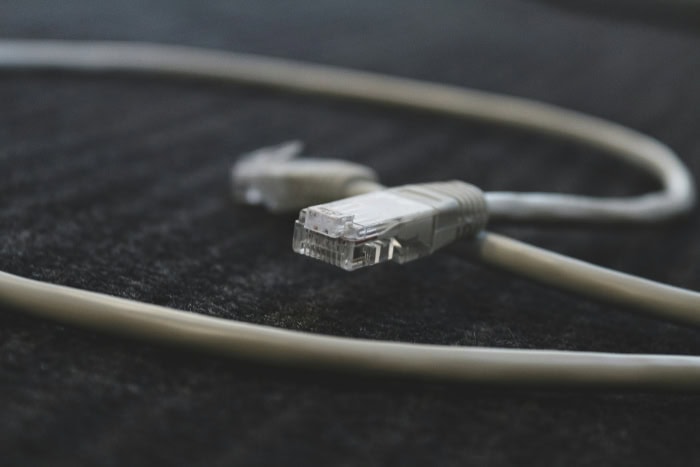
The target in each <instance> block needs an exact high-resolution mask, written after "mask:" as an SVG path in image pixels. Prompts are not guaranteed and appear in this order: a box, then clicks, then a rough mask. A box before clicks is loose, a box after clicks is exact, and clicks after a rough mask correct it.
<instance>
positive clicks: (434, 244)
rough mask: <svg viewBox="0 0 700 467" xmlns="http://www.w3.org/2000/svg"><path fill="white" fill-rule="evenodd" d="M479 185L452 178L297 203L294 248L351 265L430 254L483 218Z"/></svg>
mask: <svg viewBox="0 0 700 467" xmlns="http://www.w3.org/2000/svg"><path fill="white" fill-rule="evenodd" d="M487 217H488V214H487V209H486V202H485V200H484V196H483V193H482V192H481V190H479V189H478V188H476V187H475V186H473V185H470V184H468V183H464V182H459V181H452V182H442V183H426V184H420V185H405V186H402V187H398V188H391V189H387V190H382V191H376V192H372V193H368V194H364V195H359V196H353V197H351V198H346V199H343V200H340V201H335V202H332V203H326V204H319V205H316V206H311V207H308V208H306V209H302V210H301V212H300V213H299V218H298V219H297V221H296V222H295V226H294V239H293V248H294V251H295V252H297V253H300V254H302V255H306V256H309V257H311V258H315V259H318V260H321V261H324V262H326V263H330V264H333V265H335V266H338V267H341V268H343V269H345V270H348V271H352V270H355V269H359V268H362V267H365V266H371V265H373V264H377V263H381V262H384V261H395V262H398V263H405V262H407V261H412V260H414V259H417V258H420V257H422V256H426V255H429V254H431V253H432V252H433V251H435V250H436V249H438V248H440V247H443V246H445V245H447V244H449V243H451V242H453V241H454V240H456V239H457V238H459V237H463V236H468V235H475V234H477V233H478V232H479V231H481V230H482V229H483V228H484V226H485V224H486V221H487Z"/></svg>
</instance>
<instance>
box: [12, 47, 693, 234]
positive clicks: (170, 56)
mask: <svg viewBox="0 0 700 467" xmlns="http://www.w3.org/2000/svg"><path fill="white" fill-rule="evenodd" d="M1 69H5V70H16V69H53V70H67V71H72V72H75V71H80V72H98V73H99V72H130V73H146V74H149V75H154V74H155V75H165V76H175V77H189V78H199V79H207V80H217V81H224V82H234V83H242V84H252V85H255V86H267V87H272V88H277V89H283V90H287V91H293V92H302V93H309V94H317V95H322V96H327V97H336V98H344V99H354V100H359V101H365V102H370V103H372V104H375V105H376V104H383V105H391V106H397V107H404V108H411V109H416V110H421V111H428V112H435V113H439V114H441V115H452V116H455V117H460V118H467V119H474V120H480V121H485V122H491V123H497V124H502V125H508V126H513V127H520V128H524V129H527V130H533V131H536V132H539V133H545V134H550V135H553V136H557V137H561V138H565V139H568V140H571V141H575V142H578V143H581V144H585V145H588V146H590V147H594V148H597V149H600V150H603V151H605V152H607V153H609V154H610V155H613V156H616V157H618V158H620V159H622V160H624V161H626V162H628V163H630V164H633V165H635V166H638V167H640V168H641V169H644V170H646V171H647V172H649V173H650V174H651V175H653V176H654V177H656V178H657V179H658V180H659V182H660V183H661V185H662V187H663V189H662V190H661V191H659V192H656V193H651V194H647V195H643V196H638V197H628V198H595V197H588V196H576V195H564V194H549V193H510V192H495V193H487V202H488V205H489V211H490V213H491V218H492V219H502V218H505V219H527V220H563V221H589V222H590V221H603V222H623V221H634V222H657V221H659V220H663V219H667V218H669V217H673V216H676V215H678V214H680V213H683V212H687V211H688V210H689V209H691V208H692V206H693V203H694V199H695V191H694V185H693V181H692V178H691V176H690V174H689V173H688V171H687V169H686V168H685V166H684V165H683V164H682V163H681V162H680V161H679V160H678V158H677V157H676V155H675V154H674V153H673V151H671V150H670V149H669V148H667V147H666V146H665V145H663V144H661V143H660V142H658V141H657V140H655V139H653V138H650V137H648V136H646V135H643V134H641V133H639V132H636V131H634V130H631V129H629V128H626V127H623V126H621V125H618V124H615V123H611V122H608V121H605V120H602V119H599V118H596V117H591V116H588V115H585V114H582V113H579V112H575V111H571V110H566V109H562V108H559V107H556V106H553V105H549V104H545V103H541V102H535V101H531V100H527V99H522V98H517V97H509V96H503V95H498V94H492V93H488V92H483V91H477V90H472V89H464V88H459V87H455V86H448V85H444V84H433V83H425V82H420V81H415V80H411V79H405V78H395V77H390V76H384V75H380V74H375V73H368V72H361V71H354V70H346V69H340V68H333V67H328V66H321V65H311V64H304V63H299V62H294V61H289V60H283V59H275V58H267V57H260V56H255V55H245V54H237V53H232V52H224V51H212V50H205V49H197V48H191V47H182V46H168V45H155V44H145V43H118V42H92V41H89V42H71V41H32V40H0V70H1Z"/></svg>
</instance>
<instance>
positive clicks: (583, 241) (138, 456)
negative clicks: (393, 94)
mask: <svg viewBox="0 0 700 467" xmlns="http://www.w3.org/2000/svg"><path fill="white" fill-rule="evenodd" d="M651 23H653V21H652V22H651ZM651 23H650V22H638V21H636V20H631V21H625V20H621V19H619V18H618V17H615V18H606V17H605V16H599V15H597V16H592V15H591V16H587V15H579V14H576V13H573V12H570V11H567V10H562V9H559V8H555V7H552V6H548V5H543V4H539V3H532V2H524V1H515V0H512V1H506V0H498V1H493V0H483V1H469V2H448V1H437V2H420V1H417V0H415V1H414V0H410V1H398V0H397V1H385V2H371V1H368V0H367V1H364V0H362V1H355V2H341V1H333V2H312V3H305V2H294V3H292V2H271V1H250V2H238V3H233V2H224V1H218V2H215V1H206V2H205V1H184V0H177V1H175V0H169V1H166V0H121V1H119V2H113V1H107V0H66V1H63V2H54V1H50V0H43V1H40V0H4V1H3V2H0V34H1V35H2V36H9V37H39V38H52V37H55V38H77V39H129V40H152V41H160V42H169V43H181V44H193V45H202V46H212V47H218V48H224V49H231V50H237V51H245V52H255V53H263V54H271V55H275V56H282V57H290V58H295V59H304V60H308V61H314V62H320V63H329V64H336V65H342V66H347V67H355V68H360V69H367V70H374V71H380V72H385V73H390V74H396V75H401V76H410V77H415V78H420V79H427V80H431V81H439V82H446V83H453V84H458V85H464V86H472V87H477V88H481V89H487V90H492V91H499V92H505V93H509V94H514V95H520V96H526V97H532V98H537V99H541V100H544V101H547V102H552V103H556V104H560V105H563V106H567V107H571V108H574V109H578V110H582V111H585V112H589V113H591V114H594V115H598V116H602V117H606V118H609V119H613V120H616V121H619V122H621V123H623V124H626V125H629V126H631V127H634V128H637V129H640V130H642V131H645V132H648V133H650V134H652V135H653V136H656V137H658V138H660V139H661V140H663V141H665V142H666V143H668V144H669V145H670V146H671V147H673V148H674V149H676V150H677V151H679V153H680V154H681V157H682V158H683V160H684V161H685V162H686V163H687V164H688V165H689V166H690V168H691V170H693V172H694V173H695V174H696V175H700V136H699V134H698V122H699V121H700V35H697V34H695V33H694V32H692V31H691V30H689V29H688V28H686V27H684V28H683V29H682V30H674V29H673V28H672V27H669V26H668V25H667V24H666V25H664V26H662V27H656V26H654V25H652V24H651ZM291 138H301V139H303V140H305V141H306V142H307V143H308V146H309V152H311V153H313V154H315V155H320V156H333V157H342V158H347V159H351V160H355V161H359V162H362V163H366V164H368V165H370V166H372V167H374V168H375V169H376V170H378V172H379V173H380V174H381V176H382V179H383V181H384V182H386V183H387V184H400V183H410V182H419V181H426V180H442V179H446V178H454V177H460V178H463V179H465V180H468V181H470V182H473V183H475V184H478V185H480V186H481V187H483V188H484V189H486V190H495V189H512V190H543V191H544V190H551V191H562V192H576V193H589V194H599V195H624V194H634V193H641V192H643V191H645V190H650V189H653V188H655V185H654V182H653V181H652V180H649V179H648V178H647V177H646V176H644V175H643V174H640V173H638V172H636V171H633V170H629V169H628V168H626V167H625V166H622V165H620V164H618V163H616V162H613V161H610V160H609V159H607V158H606V157H604V156H602V155H600V154H596V153H594V152H591V151H588V150H585V149H581V148H577V147H572V146H570V145H568V144H563V143H561V142H556V141H548V140H545V139H541V138H538V137H534V136H532V135H526V134H519V133H514V132H510V131H504V130H499V129H494V128H488V127H483V126H479V125H474V124H469V123H464V122H456V121H453V120H449V119H443V118H436V117H434V116H428V115H421V114H413V113H408V112H398V111H392V110H386V109H384V110H383V109H375V108H371V107H367V106H364V105H359V104H347V103H338V102H331V101H326V100H323V99H309V98H304V97H298V96H288V95H284V94H279V93H274V92H269V91H265V90H251V89H247V88H243V87H232V86H230V87H222V86H212V85H201V84H196V83H188V82H180V83H173V82H164V81H159V80H153V79H137V78H125V77H109V78H104V79H100V78H94V77H93V78H86V77H76V76H71V75H68V74H60V75H47V74H38V73H31V74H30V73H19V74H11V75H3V76H0V267H1V268H2V269H3V270H7V271H9V272H13V273H17V274H21V275H25V276H28V277H32V278H37V279H42V280H46V281H51V282H55V283H60V284H67V285H71V286H76V287H81V288H85V289H88V290H95V291H100V292H106V293H110V294H114V295H118V296H122V297H129V298H134V299H138V300H142V301H146V302H151V303H157V304H162V305H168V306H173V307H177V308H181V309H186V310H191V311H194V312H197V313H203V314H208V315H214V316H220V317H228V318H236V319H241V320H245V321H249V322H255V323H262V324H268V325H274V326H281V327H285V328H290V329H300V330H305V331H312V332H320V333H329V334H334V335H343V336H355V337H364V338H377V339H390V340H401V341H410V342H426V343H441V344H452V345H485V346H504V347H523V348H552V349H575V350H600V351H619V352H654V353H681V354H694V355H700V339H699V337H700V335H698V332H697V331H695V330H690V329H685V328H682V327H678V326H674V325H671V324H666V323H661V322H657V321H653V320H650V319H644V318H640V317H638V316H637V315H635V314H632V313H628V312H626V311H625V310H622V309H620V308H619V307H615V306H610V305H605V304H599V303H594V302H592V301H589V300H586V299H582V298H579V297H575V296H571V295H568V294H564V293H559V292H557V291H554V290H550V289H547V288H545V287H541V286H538V285H535V284H532V283H530V282H528V281H525V280H521V279H518V278H515V277H512V276H510V275H507V274H503V273H500V272H498V271H494V270H490V269H486V268H484V267H482V266H479V265H476V264H472V263H470V262H468V261H467V260H465V259H464V258H463V255H462V254H461V253H460V250H459V247H454V248H448V249H446V250H445V251H443V252H440V253H439V254H436V255H434V256H433V257H430V258H428V259H425V260H422V261H418V262H414V263H411V264H409V265H406V266H404V267H398V266H394V265H388V266H386V267H376V268H370V269H368V270H364V271H360V272H356V273H352V274H348V273H345V272H342V271H340V270H335V269H333V268H331V267H328V266H325V265H323V264H320V263H317V262H313V261H310V260H307V259H304V258H302V257H299V256H296V255H294V254H293V253H292V252H291V249H290V242H291V218H290V217H285V216H282V217H275V216H270V215H268V214H266V213H264V212H261V211H258V210H256V209H246V208H239V207H236V206H234V205H233V204H232V203H231V202H230V200H229V198H228V185H227V183H228V182H227V171H228V166H229V164H230V163H231V162H232V161H233V160H235V157H236V156H237V155H238V154H240V153H241V152H244V151H247V150H251V149H254V148H256V147H259V146H263V145H266V144H273V143H277V142H280V141H284V140H287V139H291ZM493 228H494V230H496V231H499V232H504V233H507V234H510V235H513V236H515V237H516V238H519V239H524V240H527V241H530V242H532V243H535V244H537V245H542V246H545V247H548V248H551V249H553V250H555V251H559V252H563V253H566V254H569V255H572V256H575V257H580V258H583V259H586V260H589V261H592V262H595V263H598V264H601V265H604V266H609V267H613V268H616V269H619V270H623V271H626V272H630V273H633V274H638V275H642V276H645V277H649V278H652V279H656V280H661V281H664V282H668V283H672V284H675V285H679V286H684V287H689V288H693V289H696V290H697V289H700V274H699V273H698V268H697V267H696V265H697V263H698V261H700V237H699V235H698V234H699V233H700V222H699V221H698V216H697V215H696V214H695V213H694V214H693V215H692V216H690V217H689V218H688V219H684V220H681V221H679V222H674V223H671V224H666V225H660V226H655V227H646V226H644V227H639V226H632V227H612V226H603V227H601V226H585V225H584V226H580V225H579V226H561V225H560V226H547V227H541V226H537V225H532V226H531V225H495V226H493ZM699 402H700V399H699V398H698V396H696V395H692V394H675V395H673V394H671V395H670V394H645V393H570V392H568V393H566V392H556V391H521V390H517V389H515V390H512V391H508V390H505V391H504V390H499V391H494V390H492V389H488V388H472V387H464V386H450V385H440V384H421V383H415V382H400V383H398V382H390V381H381V380H369V381H365V380H358V379H357V378H356V377H348V376H343V375H325V374H314V373H309V372H296V371H282V370H279V369H274V368H261V367H259V366H256V365H252V364H247V363H241V362H232V361H228V360H224V359H220V358H213V357H210V356H204V355H195V354H190V353H187V352H183V351H177V350H174V349H168V348H161V347H157V346H151V345H148V344H144V343H139V342H131V341H128V340H124V339H118V338H113V337H107V336H104V335H101V334H96V333H92V332H89V331H85V330H78V329H73V328H70V327H65V326H61V325H58V324H55V323H52V322H47V321H43V320H40V319H35V318H31V317H29V316H27V315H24V314H21V313H17V312H15V311H12V310H4V309H3V310H1V312H0V456H1V457H0V464H1V465H3V466H9V465H52V466H59V465H159V464H178V465H207V466H211V465H384V464H388V465H485V466H503V465H529V464H532V465H567V466H568V465H571V466H574V465H575V466H578V465H581V466H583V465H586V466H588V465H596V466H597V465H659V464H662V465H697V463H698V462H700V444H699V443H700V434H698V433H697V426H698V418H699V416H700V406H699Z"/></svg>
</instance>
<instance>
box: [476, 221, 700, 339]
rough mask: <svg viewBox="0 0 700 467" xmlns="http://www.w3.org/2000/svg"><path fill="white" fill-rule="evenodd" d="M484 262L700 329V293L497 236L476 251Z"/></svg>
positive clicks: (487, 236) (487, 235) (484, 238)
mask: <svg viewBox="0 0 700 467" xmlns="http://www.w3.org/2000/svg"><path fill="white" fill-rule="evenodd" d="M471 246H472V248H473V250H472V251H473V252H474V254H475V256H476V258H478V259H479V260H481V261H483V262H485V263H487V264H490V265H492V266H497V267H499V268H501V269H505V270H507V271H510V272H513V273H515V274H518V275H520V276H524V277H527V278H529V279H533V280H536V281H538V282H541V283H544V284H547V285H551V286H554V287H557V288H560V289H564V290H568V291H570V292H575V293H578V294H581V295H584V296H588V297H593V298H596V299H600V300H603V301H607V302H612V303H616V304H619V305H623V306H626V307H629V308H630V309H631V310H634V311H636V312H644V313H646V314H647V315H649V316H651V317H655V318H658V319H663V320H667V321H673V322H675V323H678V324H685V325H690V326H697V327H700V293H698V292H694V291H692V290H686V289H681V288H679V287H673V286H670V285H666V284H661V283H659V282H654V281H651V280H648V279H643V278H641V277H636V276H632V275H630V274H625V273H622V272H618V271H613V270H612V269H607V268H604V267H601V266H596V265H593V264H590V263H586V262H585V261H580V260H577V259H574V258H570V257H568V256H564V255H560V254H558V253H554V252H551V251H547V250H544V249H542V248H538V247H535V246H532V245H528V244H527V243H523V242H519V241H517V240H513V239H512V238H508V237H504V236H503V235H498V234H495V233H492V232H483V233H482V235H481V236H480V237H479V238H477V240H476V241H475V242H474V243H473V245H471Z"/></svg>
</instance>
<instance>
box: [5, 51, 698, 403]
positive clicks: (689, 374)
mask: <svg viewBox="0 0 700 467" xmlns="http://www.w3.org/2000/svg"><path fill="white" fill-rule="evenodd" d="M2 69H4V70H17V69H58V70H68V71H89V72H139V73H147V74H159V75H165V76H182V77H194V78H203V79H213V80H221V81H230V82H237V83H247V84H254V85H262V86H270V87H275V88H279V89H286V90H290V91H297V92H306V93H312V94H319V95H324V96H332V97H341V98H352V99H358V100H362V101H367V102H371V103H379V104H390V105H394V106H400V107H407V108H413V109H418V110H426V111H431V112H436V113H440V114H446V115H453V116H458V117H466V118H471V119H478V120H484V121H489V122H494V123H501V124H507V125H511V126H517V127H522V128H526V129H530V130H535V131H538V132H542V133H549V134H553V135H556V136H559V137H564V138H567V139H570V140H573V141H577V142H581V143H584V144H587V145H589V146H593V147H597V148H599V149H603V150H605V151H608V152H609V153H610V154H612V155H615V156H617V157H620V158H621V159H623V160H625V161H628V162H630V163H632V164H635V165H637V166H639V167H641V168H643V169H645V170H647V171H649V172H650V173H651V174H653V175H655V176H657V177H658V179H659V180H660V182H661V183H662V185H663V190H662V191H659V192H657V193H652V194H649V195H644V196H641V197H630V198H615V199H606V198H591V197H585V196H573V195H556V194H538V193H533V194H522V193H489V194H487V201H488V205H489V208H490V210H491V212H492V215H493V217H497V218H513V219H542V220H549V219H557V220H582V221H637V222H652V221H659V220H662V219H665V218H668V217H671V216H674V215H677V214H679V213H683V212H686V211H687V210H689V209H690V208H691V207H692V205H693V202H694V196H695V194H694V187H693V182H692V179H691V177H690V174H689V173H688V171H687V170H686V169H685V167H684V166H683V164H682V163H681V162H680V161H679V159H678V158H677V157H676V156H675V155H674V154H673V152H671V151H670V150H669V149H668V148H666V147H665V146H663V145H662V144H661V143H659V142H657V141H655V140H653V139H652V138H649V137H647V136H644V135H642V134H640V133H637V132H635V131H633V130H630V129H627V128H624V127H622V126H619V125H616V124H613V123H609V122H605V121H603V120H600V119H597V118H594V117H589V116H585V115H582V114H579V113H576V112H572V111H568V110H564V109H559V108H557V107H554V106H550V105H547V104H541V103H536V102H531V101H527V100H524V99H519V98H513V97H505V96H498V95H494V94H489V93H484V92H480V91H472V90H465V89H460V88H456V87H451V86H445V85H438V84H427V83H421V82H417V81H412V80H407V79H400V78H391V77H385V76H381V75H375V74H371V73H363V72H355V71H349V70H340V69H334V68H329V67H323V66H317V65H305V64H299V63H295V62H290V61H285V60H278V59H268V58H262V57H255V56H246V55H238V54H232V53H228V52H213V51H206V50H199V49H193V48H186V47H173V46H159V45H149V44H118V43H93V42H87V43H80V42H59V41H0V70H2ZM376 187H377V186H375V185H372V186H362V187H356V189H357V191H359V192H363V191H370V190H372V189H375V188H376ZM474 251H475V252H476V255H477V257H478V258H480V259H481V260H483V261H486V262H488V263H490V264H494V265H497V266H500V267H503V268H505V269H508V270H511V271H513V272H517V273H520V274H523V275H526V276H529V277H533V278H534V279H536V280H540V281H543V282H547V283H550V284H553V285H557V286H559V287H563V288H566V289H568V290H572V291H577V292H581V293H586V294H588V295H593V296H597V297H599V298H605V299H609V300H613V301H616V302H618V303H623V304H626V305H635V306H640V307H642V308H644V307H645V303H646V302H647V301H652V302H654V305H653V306H652V307H651V308H650V307H649V306H647V307H646V308H645V309H646V311H653V312H655V313H656V316H663V317H665V318H670V319H674V320H677V321H682V322H690V323H693V324H698V323H699V322H700V320H699V319H698V318H697V317H696V310H699V309H700V307H698V294H696V293H694V292H690V291H685V290H682V289H677V288H672V287H670V286H664V285H661V284H656V283H653V282H651V281H645V280H643V279H639V278H634V277H632V276H627V275H624V274H621V273H616V272H614V271H609V270H605V269H603V268H598V267H596V266H592V265H589V264H586V263H583V262H579V261H577V260H573V259H570V258H566V257H563V256H561V255H556V254H554V253H550V252H546V251H544V250H540V249H537V248H535V247H530V246H527V245H524V244H521V243H519V242H516V241H513V240H509V239H505V238H504V237H500V236H498V235H495V234H490V233H485V234H484V235H483V236H482V237H480V240H479V241H478V242H477V244H476V245H475V250H474ZM644 288H649V290H648V293H646V295H645V293H644V292H643V289H644ZM0 301H2V302H3V303H5V304H8V305H10V306H12V307H16V308H18V309H21V310H23V311H27V312H29V313H32V314H35V315H38V316H43V317H46V318H50V319H55V320H57V321H62V322H65V323H69V324H75V325H79V326H85V327H89V328H92V329H98V330H103V331H106V332H110V333H113V334H118V335H126V336H132V337H136V338H140V339H148V340H155V341H160V342H164V343H169V344H173V345H179V346H186V347H191V348H195V349H199V350H203V351H208V352H214V353H217V354H222V355H229V356H234V357H239V358H246V359H252V360H257V361H263V362H268V363H273V364H278V365H292V366H300V367H309V368H318V369H332V370H342V371H357V372H363V373H371V374H377V375H390V376H407V377H416V378H425V379H440V380H452V381H462V382H470V383H484V384H499V385H513V386H516V385H529V386H538V387H543V386H573V387H615V388H631V389H652V388H654V389H666V390H668V389H684V390H698V389H700V357H692V356H672V355H670V356H665V355H625V354H609V353H596V352H566V351H547V350H520V349H512V350H511V349H493V348H478V347H457V346H436V345H417V344H406V343H395V342H383V341H369V340H361V339H348V338H339V337H330V336H320V335H314V334H309V333H303V332H297V331H289V330H283V329H276V328H271V327H267V326H260V325H253V324H247V323H241V322H237V321H232V320H223V319H218V318H212V317H208V316H204V315H201V314H197V313H190V312H184V311H178V310H174V309H170V308H165V307H160V306H155V305H149V304H145V303H140V302H135V301H131V300H126V299H122V298H117V297H112V296H108V295H104V294H99V293H94V292H88V291H83V290H79V289H73V288H69V287H64V286H58V285H52V284H47V283H43V282H39V281H34V280H31V279H26V278H22V277H18V276H15V275H12V274H8V273H5V272H0ZM652 308H653V309H652Z"/></svg>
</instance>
